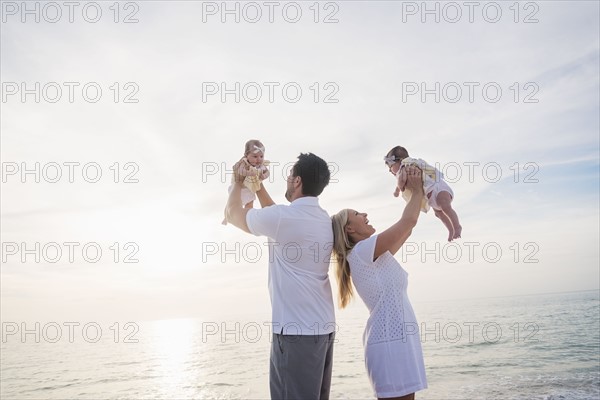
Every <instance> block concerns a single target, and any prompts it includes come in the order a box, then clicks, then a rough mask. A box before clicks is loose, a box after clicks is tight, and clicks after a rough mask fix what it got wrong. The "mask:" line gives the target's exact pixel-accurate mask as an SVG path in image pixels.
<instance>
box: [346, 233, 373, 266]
mask: <svg viewBox="0 0 600 400" xmlns="http://www.w3.org/2000/svg"><path fill="white" fill-rule="evenodd" d="M377 236H378V235H373V236H371V237H370V238H367V239H364V240H361V241H360V242H358V243H356V245H355V246H354V248H353V249H352V253H353V255H354V256H355V257H357V258H358V259H359V260H360V261H362V262H363V263H364V264H366V265H369V264H372V263H373V256H374V255H375V246H376V245H377Z"/></svg>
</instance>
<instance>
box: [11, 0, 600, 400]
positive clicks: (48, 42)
mask: <svg viewBox="0 0 600 400" xmlns="http://www.w3.org/2000/svg"><path fill="white" fill-rule="evenodd" d="M75 3H77V4H74V3H69V4H65V3H62V2H35V1H34V2H9V1H6V2H2V4H1V12H2V15H1V17H2V19H1V24H0V75H1V81H2V99H1V100H2V101H1V102H0V159H1V161H2V162H1V167H2V171H1V176H2V181H1V190H0V217H1V218H0V234H1V241H2V249H1V250H2V260H1V269H0V278H1V279H0V319H1V322H2V332H1V333H2V343H1V347H0V349H1V350H2V351H1V356H0V362H1V372H2V374H1V378H0V380H1V382H0V383H1V385H0V386H1V390H0V392H1V393H0V394H1V397H2V398H19V399H20V398H31V399H33V398H40V399H41V398H44V399H45V398H55V399H58V398H71V397H76V398H164V399H167V398H174V397H176V398H223V399H226V398H265V397H268V385H267V380H268V378H267V374H268V353H269V340H270V336H269V333H270V327H269V320H270V299H269V295H268V288H267V275H268V269H267V265H268V258H269V254H268V248H267V245H266V238H262V237H254V236H251V235H247V234H244V233H243V232H241V231H239V230H238V229H236V228H234V227H232V226H223V225H221V220H222V218H223V208H224V205H225V202H226V200H227V187H228V185H229V183H230V180H231V167H232V166H233V164H234V163H235V162H236V161H237V160H239V158H240V157H241V156H242V155H243V154H242V153H243V146H244V143H245V142H246V141H247V140H249V139H260V140H261V141H262V142H263V143H264V145H265V147H266V151H265V158H266V159H268V160H270V161H271V166H270V168H271V176H270V177H269V179H268V181H266V182H264V186H265V187H267V188H268V190H269V193H270V194H271V196H272V197H273V199H274V201H275V202H276V203H280V204H286V200H285V198H284V192H285V179H286V177H287V175H288V173H289V169H290V167H291V165H293V163H294V162H295V160H296V158H297V156H298V154H299V153H300V152H314V153H315V154H317V155H319V156H320V157H322V158H323V159H325V160H326V161H327V162H328V165H329V167H330V169H331V174H332V179H331V182H330V184H329V186H328V187H327V188H326V189H325V191H324V192H323V194H322V195H321V196H320V199H319V201H320V205H321V206H322V207H323V208H324V209H325V210H327V211H328V212H329V213H330V214H333V213H336V212H338V211H339V210H340V209H343V208H353V209H356V210H358V211H364V212H367V213H368V218H369V221H370V223H371V224H372V225H373V226H374V227H375V228H376V229H377V231H378V232H381V231H383V230H384V229H386V228H387V227H389V226H390V225H391V224H393V223H394V222H395V221H396V220H398V219H399V218H400V216H401V214H402V210H403V208H404V205H405V202H404V200H403V199H401V198H400V199H399V198H395V197H393V195H392V193H393V190H394V179H393V177H392V176H391V175H390V174H389V172H388V170H387V168H386V167H385V165H384V163H383V157H384V155H385V154H386V153H387V152H388V150H389V149H391V148H392V147H394V146H396V145H402V146H404V147H406V148H407V149H408V150H409V153H410V155H411V156H413V157H416V158H422V159H424V160H426V161H427V162H428V163H429V164H431V165H434V166H436V167H437V168H438V169H439V170H440V171H441V172H442V173H443V174H444V176H445V180H446V181H447V182H448V183H449V185H450V186H451V187H452V189H453V191H454V194H455V196H454V199H453V208H454V209H455V210H456V211H457V212H458V215H459V217H460V221H461V224H462V226H463V234H462V238H461V239H459V240H456V241H453V242H451V243H448V242H447V241H446V238H447V232H446V229H445V228H444V226H443V225H442V224H441V222H440V221H439V220H438V219H437V218H435V217H434V216H433V215H432V213H431V212H430V213H427V214H422V215H421V217H420V219H419V224H418V226H417V227H416V228H415V229H414V231H413V233H412V235H411V237H410V239H409V241H408V242H407V243H406V244H405V245H404V246H403V248H402V250H401V251H400V252H398V253H397V254H396V259H397V260H398V261H399V262H400V264H401V265H402V266H403V268H404V269H405V270H406V271H408V273H409V274H410V277H409V289H408V290H409V296H410V299H411V301H412V304H413V306H414V308H415V311H416V314H417V317H418V318H419V322H420V324H421V326H420V327H419V328H420V329H421V335H424V336H423V337H422V338H421V339H422V343H423V348H424V353H425V354H424V356H425V365H426V368H427V374H428V380H429V388H428V389H427V390H426V391H423V392H422V393H419V394H418V396H419V397H422V398H430V399H446V398H456V399H459V398H519V399H520V398H523V399H525V398H540V399H563V398H564V399H567V398H576V399H589V398H598V385H599V378H598V369H599V360H598V357H599V348H598V346H599V344H598V334H597V332H598V330H599V328H600V327H599V325H598V314H599V312H600V310H599V307H600V305H599V300H598V291H599V290H600V283H599V282H600V268H599V267H598V266H599V265H600V256H599V246H598V243H599V242H600V235H599V220H600V216H599V207H598V204H599V199H600V196H599V183H598V182H599V181H600V179H599V178H600V176H599V175H600V174H599V158H600V151H599V148H600V144H599V137H600V135H599V132H600V121H599V118H598V109H600V99H599V95H598V93H599V92H600V85H599V80H600V78H599V75H600V62H599V59H600V39H599V38H600V29H599V13H600V5H599V3H598V2H596V1H570V2H566V1H565V2H563V1H514V2H492V1H489V2H488V1H485V2H475V3H477V4H473V3H471V2H442V1H439V2H438V1H427V2H410V1H397V2H396V1H369V2H367V1H338V2H327V1H323V2H319V1H296V2H275V3H276V4H275V3H269V2H237V1H229V2H202V1H176V2H167V1H147V2H146V1H137V2H127V1H123V2H115V1H97V2H75ZM255 207H258V204H255ZM319 250H320V249H319ZM323 250H325V249H323ZM324 254H325V253H324ZM324 256H325V255H324ZM330 278H331V280H332V287H333V291H334V294H335V293H336V290H337V288H336V285H335V282H334V280H335V279H334V274H333V269H332V270H331V271H330ZM336 315H337V321H336V324H337V328H338V335H337V340H338V342H337V343H336V344H335V355H334V358H335V364H334V372H333V374H334V377H333V383H332V385H333V386H332V391H331V393H332V397H334V398H372V397H373V394H372V393H371V390H370V387H369V383H368V378H367V376H366V373H365V370H364V364H363V357H362V342H361V340H362V331H363V328H364V324H365V322H366V319H367V317H368V315H367V311H366V308H365V307H364V306H363V304H362V303H361V302H360V301H359V300H356V301H355V302H354V303H353V304H352V306H351V307H350V308H349V309H346V310H337V311H336Z"/></svg>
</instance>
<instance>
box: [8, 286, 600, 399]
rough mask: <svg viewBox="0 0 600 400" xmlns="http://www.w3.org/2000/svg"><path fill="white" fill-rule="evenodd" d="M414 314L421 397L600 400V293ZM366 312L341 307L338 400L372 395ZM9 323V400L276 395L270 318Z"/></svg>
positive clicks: (460, 304)
mask: <svg viewBox="0 0 600 400" xmlns="http://www.w3.org/2000/svg"><path fill="white" fill-rule="evenodd" d="M413 308H414V309H415V312H416V315H417V318H418V320H419V329H420V339H421V342H422V344H423V352H424V358H425V366H426V372H427V379H428V384H429V388H428V389H426V390H423V391H421V392H419V393H417V398H419V399H440V400H441V399H444V400H445V399H549V400H550V399H551V400H556V399H599V398H600V333H599V332H600V298H599V292H598V291H585V292H572V293H559V294H545V295H531V296H515V297H504V298H486V299H471V300H454V301H444V302H441V301H439V302H429V303H414V304H413ZM265 311H268V310H265ZM367 317H368V313H367V310H366V308H365V307H364V305H363V304H362V303H361V302H360V300H358V301H356V302H354V304H353V305H352V306H351V307H350V308H348V309H346V310H342V311H338V312H337V323H336V329H337V334H336V343H335V347H334V367H333V376H332V386H331V397H332V398H335V399H365V398H373V397H374V395H373V393H372V391H371V388H370V385H369V381H368V378H367V375H366V373H365V366H364V358H363V348H362V333H363V329H364V325H365V322H366V319H367ZM3 324H4V326H3V333H4V335H3V338H2V344H1V348H0V349H1V353H0V361H1V370H0V372H1V381H0V383H1V385H0V386H1V388H0V397H1V398H2V399H68V398H77V399H203V398H206V399H235V398H243V399H263V398H268V397H269V386H268V370H269V351H270V340H271V326H270V324H269V322H268V313H267V312H265V313H263V314H260V315H257V316H245V317H244V318H239V319H224V320H218V319H205V320H199V319H177V320H162V321H151V322H144V323H131V324H129V325H126V324H125V323H121V324H120V325H118V324H115V323H113V324H111V325H102V324H100V323H88V324H87V326H84V325H83V324H80V325H74V324H75V323H73V324H71V325H69V324H68V323H67V324H66V325H65V323H64V322H63V323H60V324H59V323H41V324H40V326H39V328H37V334H36V327H35V326H34V325H32V324H29V325H27V326H25V328H27V329H28V330H29V331H30V333H28V334H27V335H25V337H24V338H23V337H22V336H21V335H20V333H21V332H18V333H16V334H9V333H10V332H11V331H12V330H15V329H16V328H21V327H20V326H19V324H16V323H14V322H11V321H3ZM7 324H8V325H7ZM99 330H101V333H100V331H99ZM59 333H60V337H59V336H58V335H59ZM36 335H37V337H36ZM36 340H37V342H36Z"/></svg>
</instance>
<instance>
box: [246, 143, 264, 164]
mask: <svg viewBox="0 0 600 400" xmlns="http://www.w3.org/2000/svg"><path fill="white" fill-rule="evenodd" d="M244 156H245V157H246V159H247V160H248V162H249V163H250V164H251V165H252V166H254V167H258V166H259V165H262V163H263V159H264V157H265V146H263V144H262V143H261V141H260V140H255V139H253V140H248V141H247V142H246V147H245V149H244Z"/></svg>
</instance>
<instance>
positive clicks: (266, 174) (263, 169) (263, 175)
mask: <svg viewBox="0 0 600 400" xmlns="http://www.w3.org/2000/svg"><path fill="white" fill-rule="evenodd" d="M260 169H261V173H260V180H261V181H264V180H265V179H267V178H268V177H269V175H270V172H269V168H267V167H266V166H264V165H263V166H262V167H260Z"/></svg>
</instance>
